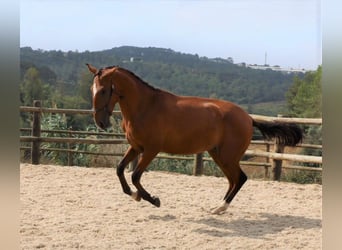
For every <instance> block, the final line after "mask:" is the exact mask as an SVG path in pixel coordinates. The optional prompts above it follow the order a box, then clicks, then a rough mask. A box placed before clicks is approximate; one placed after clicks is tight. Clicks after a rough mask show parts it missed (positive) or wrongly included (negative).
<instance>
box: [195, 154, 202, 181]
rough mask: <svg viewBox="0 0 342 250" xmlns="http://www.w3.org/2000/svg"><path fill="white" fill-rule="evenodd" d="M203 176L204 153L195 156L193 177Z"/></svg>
mask: <svg viewBox="0 0 342 250" xmlns="http://www.w3.org/2000/svg"><path fill="white" fill-rule="evenodd" d="M202 174H203V153H199V154H195V163H194V169H193V175H195V176H198V175H202Z"/></svg>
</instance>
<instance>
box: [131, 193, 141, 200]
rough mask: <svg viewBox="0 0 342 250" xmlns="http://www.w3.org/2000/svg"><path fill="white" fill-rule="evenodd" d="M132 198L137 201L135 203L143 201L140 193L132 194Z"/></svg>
mask: <svg viewBox="0 0 342 250" xmlns="http://www.w3.org/2000/svg"><path fill="white" fill-rule="evenodd" d="M131 197H132V198H133V200H135V201H140V200H141V196H140V195H139V193H138V192H132V194H131Z"/></svg>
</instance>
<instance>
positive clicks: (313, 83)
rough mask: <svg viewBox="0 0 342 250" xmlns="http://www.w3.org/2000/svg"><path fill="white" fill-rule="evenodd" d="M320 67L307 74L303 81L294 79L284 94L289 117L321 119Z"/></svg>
mask: <svg viewBox="0 0 342 250" xmlns="http://www.w3.org/2000/svg"><path fill="white" fill-rule="evenodd" d="M321 78H322V67H321V66H319V67H318V69H317V70H316V71H315V72H308V73H306V74H305V76H304V79H299V78H298V77H295V78H294V82H293V84H292V86H291V87H290V89H289V90H288V92H287V94H286V98H287V106H288V110H289V112H290V115H291V116H295V117H307V118H313V117H322V83H321Z"/></svg>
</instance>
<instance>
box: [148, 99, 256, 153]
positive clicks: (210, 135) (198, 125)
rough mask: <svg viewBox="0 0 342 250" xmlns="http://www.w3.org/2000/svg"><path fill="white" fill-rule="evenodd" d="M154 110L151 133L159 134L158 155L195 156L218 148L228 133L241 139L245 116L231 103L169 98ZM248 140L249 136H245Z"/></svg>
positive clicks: (245, 122)
mask: <svg viewBox="0 0 342 250" xmlns="http://www.w3.org/2000/svg"><path fill="white" fill-rule="evenodd" d="M163 102H164V103H160V105H159V106H158V112H156V113H155V115H156V114H158V115H157V116H158V117H159V119H157V120H156V121H158V122H156V123H155V126H154V130H155V131H156V130H159V131H163V134H162V135H161V138H162V151H164V152H168V153H197V152H202V151H207V150H211V149H212V148H214V147H217V146H218V145H219V144H222V140H224V139H225V137H227V136H232V135H231V133H235V134H238V135H239V136H243V135H242V133H243V130H247V133H249V131H248V130H249V128H248V126H251V122H250V121H249V120H250V117H249V115H248V114H247V113H246V112H245V111H244V110H243V109H241V108H240V107H239V106H237V105H235V104H234V103H231V102H227V101H222V100H215V99H209V98H199V97H185V96H175V95H172V96H170V98H169V100H168V98H164V99H163ZM247 137H249V135H248V136H247Z"/></svg>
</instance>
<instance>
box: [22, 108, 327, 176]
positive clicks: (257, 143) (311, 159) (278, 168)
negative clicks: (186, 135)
mask: <svg viewBox="0 0 342 250" xmlns="http://www.w3.org/2000/svg"><path fill="white" fill-rule="evenodd" d="M20 112H21V113H31V114H32V116H31V117H32V121H31V124H32V126H31V127H30V128H21V129H20V142H21V146H20V150H26V151H28V150H29V151H30V158H31V163H32V164H34V165H38V164H40V157H41V153H42V151H44V150H48V151H60V152H66V153H67V154H68V165H70V166H71V165H73V156H74V155H75V154H89V155H103V156H123V154H124V152H121V153H104V152H92V151H84V150H77V149H74V148H73V145H75V144H93V145H97V144H112V145H125V144H128V142H127V140H126V139H125V138H124V134H123V133H105V132H96V131H95V132H94V131H73V130H67V131H65V130H44V129H42V128H41V117H42V114H43V113H54V114H64V115H75V114H77V115H88V116H90V115H92V113H93V111H92V110H82V109H58V108H44V107H42V106H41V102H40V101H34V103H33V107H29V106H20ZM113 115H114V116H121V112H120V111H114V112H113ZM251 116H252V117H253V119H255V120H257V121H276V122H285V123H296V124H301V125H314V126H320V125H322V119H321V118H315V119H312V118H310V119H309V118H287V117H268V116H261V115H251ZM28 133H29V134H30V135H23V134H28ZM49 133H54V134H64V135H65V134H67V135H68V136H67V137H49V136H47V135H48V134H49ZM42 134H43V135H45V136H43V135H42ZM80 135H82V136H83V137H84V136H85V137H86V138H78V137H77V136H80ZM93 137H96V138H93ZM97 137H101V138H97ZM103 137H110V139H106V138H103ZM113 137H114V138H113ZM24 143H26V144H27V143H30V146H27V145H26V146H24V145H23V144H24ZM42 143H57V144H58V143H66V144H67V145H68V146H67V148H42V147H41V144H42ZM260 147H263V148H264V150H261V149H259V148H260ZM256 148H257V149H256ZM296 148H308V149H319V150H322V145H314V144H305V143H303V144H300V145H297V146H296ZM245 156H247V157H250V158H253V157H263V158H264V159H265V161H264V162H256V161H250V160H242V161H241V162H240V164H241V165H245V166H253V167H263V168H264V171H265V176H269V175H270V172H272V179H273V180H280V177H281V172H282V169H296V170H303V171H320V172H321V171H322V167H321V164H322V156H313V155H303V154H298V153H285V147H284V146H282V145H279V144H277V143H276V142H274V141H264V140H252V141H251V145H250V147H249V149H248V150H247V151H246V152H245ZM157 158H163V159H176V160H190V161H193V175H201V174H203V165H204V164H203V163H204V161H212V159H211V158H209V157H205V156H204V154H203V153H200V154H196V155H193V156H178V155H169V154H165V153H160V154H158V155H157ZM284 161H285V162H290V164H283V163H284ZM293 163H296V164H297V165H293ZM298 163H311V164H319V167H308V166H299V165H298ZM136 164H137V161H134V162H133V165H132V166H131V167H132V168H135V165H136ZM270 169H271V171H270Z"/></svg>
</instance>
